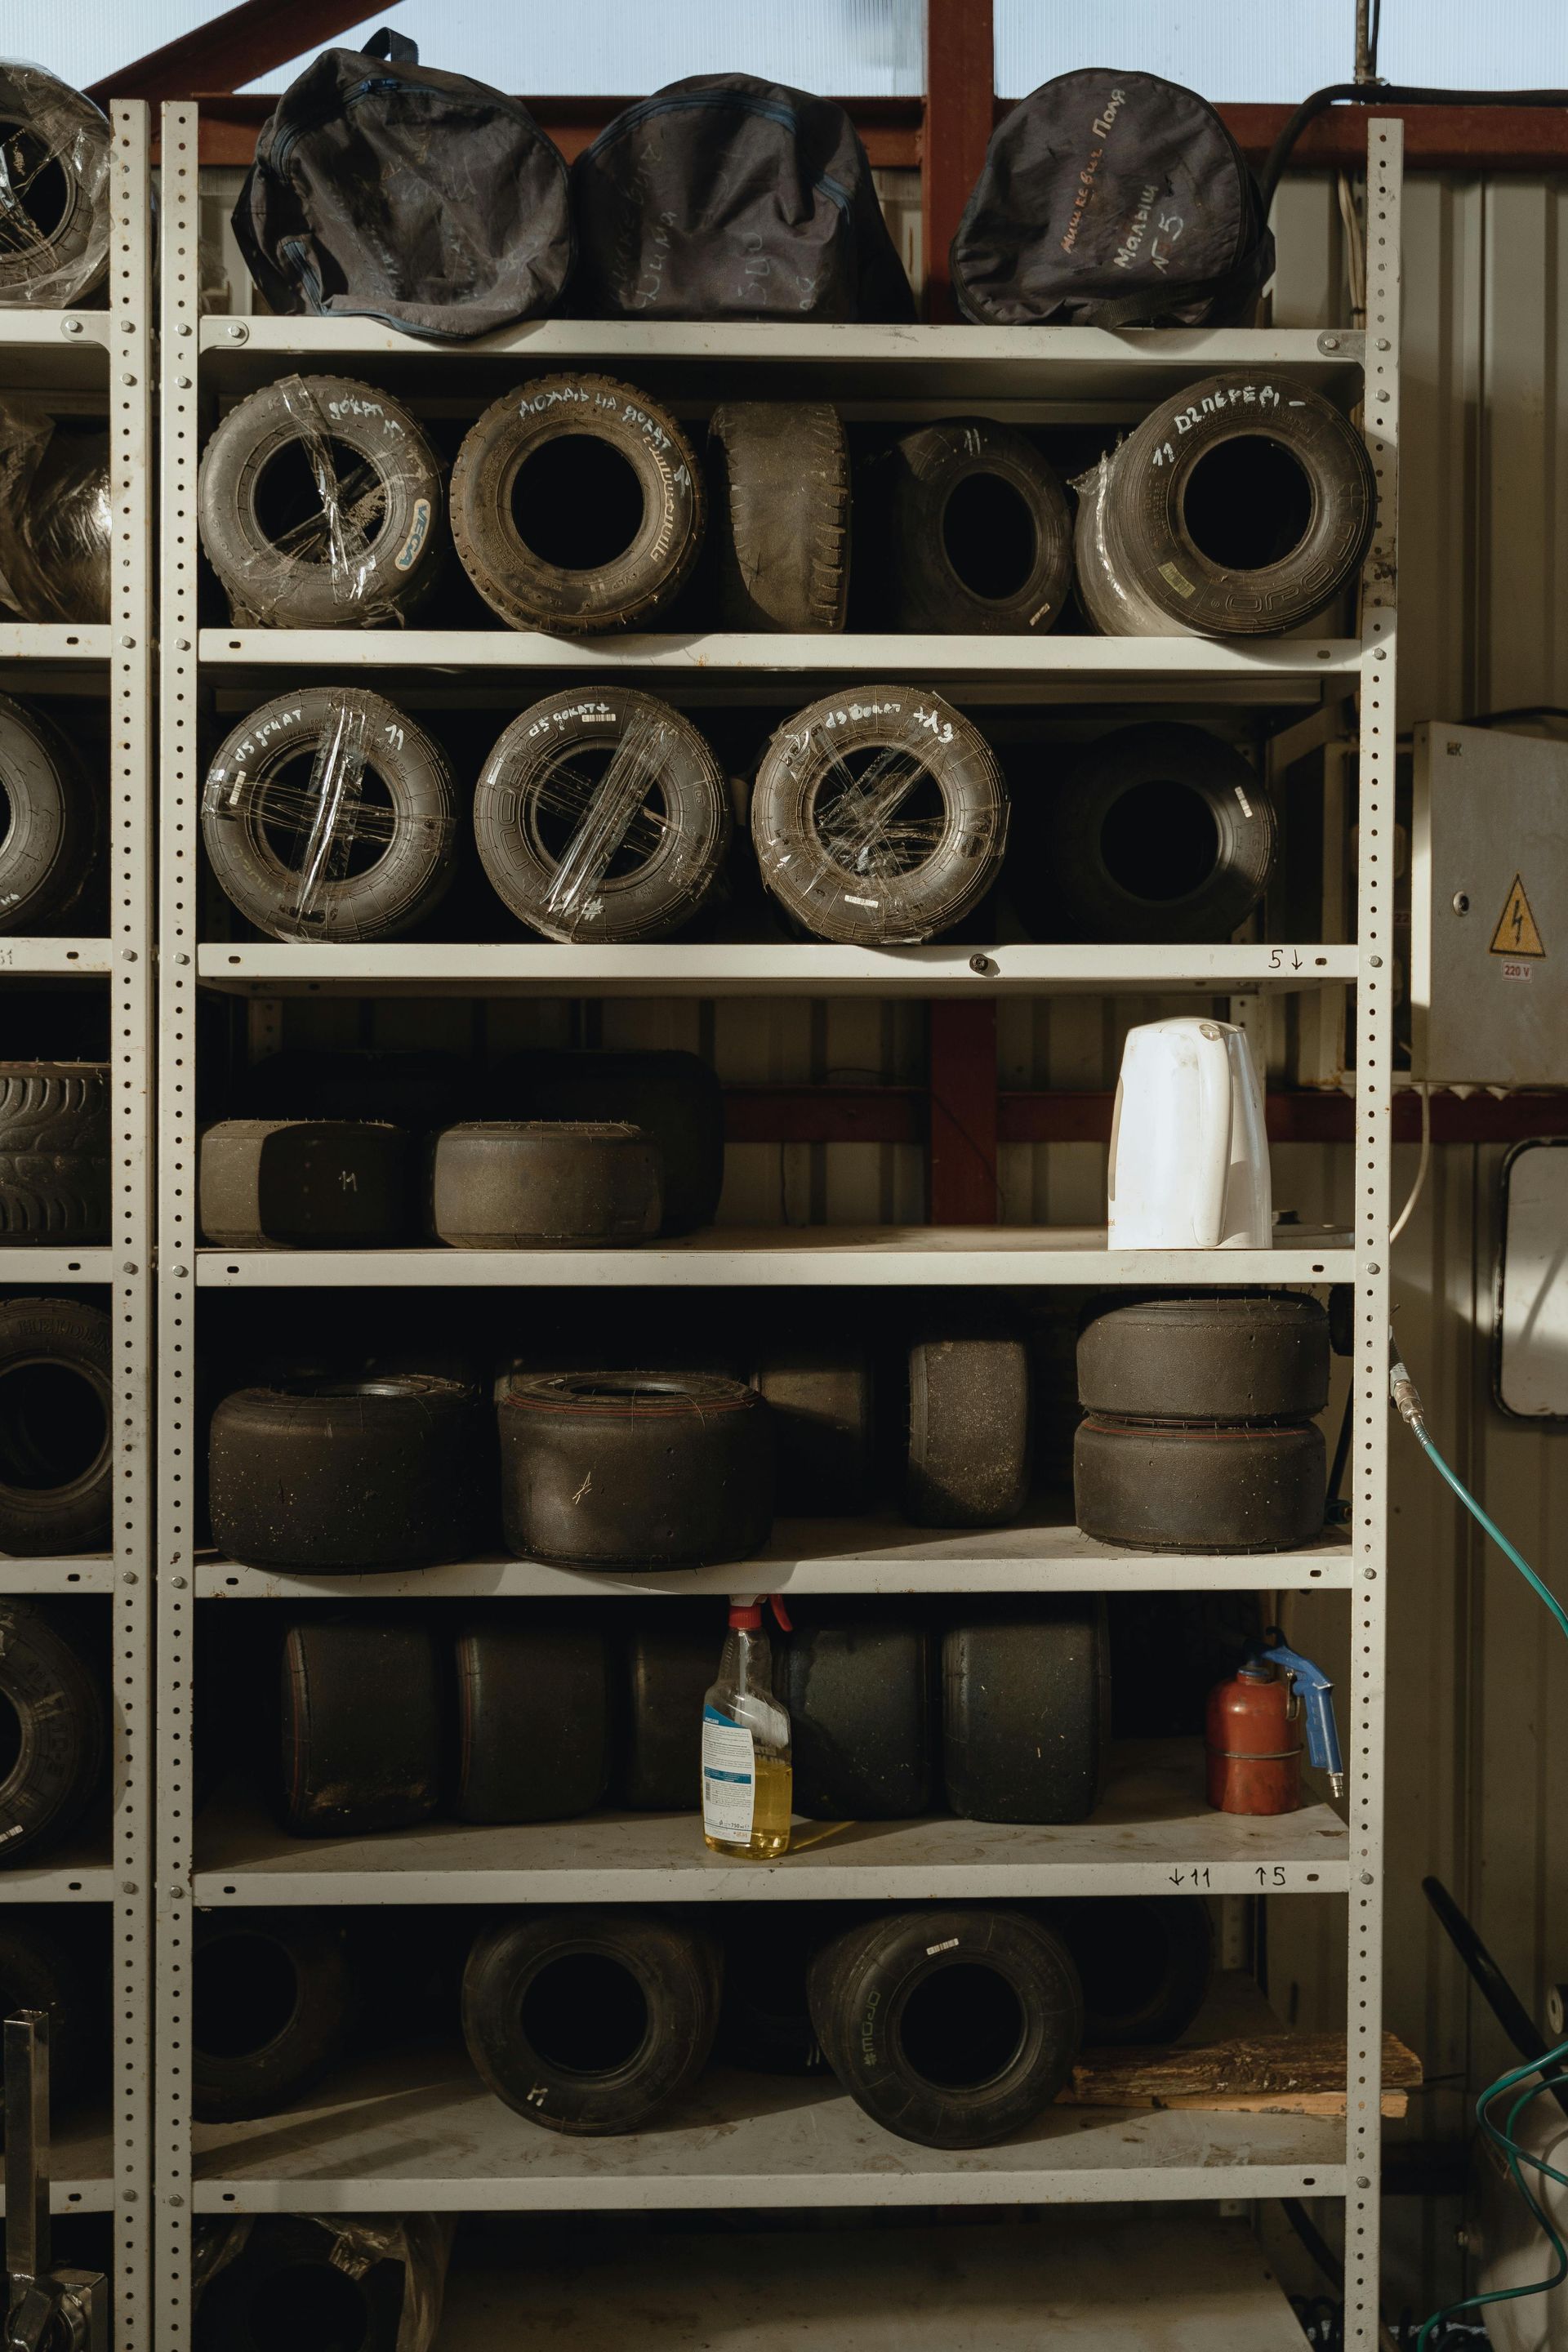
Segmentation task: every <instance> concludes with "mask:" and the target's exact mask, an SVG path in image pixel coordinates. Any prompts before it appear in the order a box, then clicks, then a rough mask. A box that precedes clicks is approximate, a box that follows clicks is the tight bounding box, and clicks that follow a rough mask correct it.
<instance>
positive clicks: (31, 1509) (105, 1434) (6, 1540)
mask: <svg viewBox="0 0 1568 2352" xmlns="http://www.w3.org/2000/svg"><path fill="white" fill-rule="evenodd" d="M111 1350H112V1329H111V1326H110V1320H109V1318H108V1316H107V1315H106V1314H105V1313H104V1312H103V1310H102V1308H101V1307H92V1306H89V1304H88V1302H87V1300H86V1299H83V1298H5V1299H0V1552H15V1553H16V1554H17V1555H18V1557H20V1558H22V1559H37V1557H38V1556H39V1555H40V1554H42V1553H48V1552H77V1551H97V1550H100V1549H106V1548H107V1546H108V1543H109V1538H110V1527H111V1524H112V1510H113V1496H112V1482H113V1476H114V1445H113V1434H112V1431H111V1429H110V1413H111V1411H112V1408H113V1402H114V1389H113V1372H112V1362H111Z"/></svg>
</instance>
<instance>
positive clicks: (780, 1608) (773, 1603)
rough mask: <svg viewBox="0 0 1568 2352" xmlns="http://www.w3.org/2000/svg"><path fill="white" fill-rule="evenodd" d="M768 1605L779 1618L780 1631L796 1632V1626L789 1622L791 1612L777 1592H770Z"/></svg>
mask: <svg viewBox="0 0 1568 2352" xmlns="http://www.w3.org/2000/svg"><path fill="white" fill-rule="evenodd" d="M768 1607H769V1608H770V1609H771V1610H772V1611H773V1615H774V1616H775V1618H776V1619H777V1620H778V1628H779V1632H780V1633H794V1632H795V1627H794V1626H793V1625H792V1624H791V1623H790V1622H789V1612H788V1611H787V1610H786V1609H785V1607H784V1602H783V1601H781V1600H780V1598H779V1596H778V1594H777V1593H776V1592H770V1593H769V1595H768Z"/></svg>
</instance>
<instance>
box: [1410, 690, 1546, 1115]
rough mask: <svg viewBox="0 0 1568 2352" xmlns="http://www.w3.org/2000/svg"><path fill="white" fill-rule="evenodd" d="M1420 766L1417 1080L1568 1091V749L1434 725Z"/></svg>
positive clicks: (1415, 844) (1418, 740) (1420, 742)
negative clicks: (1551, 1088) (1559, 1088)
mask: <svg viewBox="0 0 1568 2352" xmlns="http://www.w3.org/2000/svg"><path fill="white" fill-rule="evenodd" d="M1389 857H1390V866H1391V868H1392V860H1393V847H1392V845H1390V851H1389ZM1410 1000H1411V1061H1412V1066H1413V1068H1414V1071H1415V1076H1417V1077H1418V1078H1426V1079H1429V1080H1431V1081H1433V1082H1434V1083H1435V1084H1437V1085H1447V1086H1467V1085H1468V1086H1498V1087H1561V1086H1568V742H1563V743H1556V742H1545V741H1542V739H1541V738H1540V737H1539V736H1534V735H1510V734H1507V733H1505V732H1504V731H1503V730H1502V729H1500V728H1494V727H1456V726H1450V725H1448V724H1447V722H1445V721H1444V720H1441V719H1427V720H1426V721H1425V722H1423V724H1421V725H1420V726H1418V727H1417V728H1416V730H1415V802H1414V808H1413V827H1412V835H1411V877H1410Z"/></svg>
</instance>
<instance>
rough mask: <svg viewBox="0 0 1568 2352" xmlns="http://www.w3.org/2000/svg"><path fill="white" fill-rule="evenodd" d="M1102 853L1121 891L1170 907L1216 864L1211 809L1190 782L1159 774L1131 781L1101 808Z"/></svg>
mask: <svg viewBox="0 0 1568 2352" xmlns="http://www.w3.org/2000/svg"><path fill="white" fill-rule="evenodd" d="M1100 856H1101V857H1102V858H1103V860H1104V861H1105V870H1106V872H1107V873H1108V874H1109V875H1110V878H1111V880H1112V881H1113V882H1114V883H1115V885H1116V887H1117V888H1118V889H1119V890H1124V891H1125V892H1126V894H1127V896H1128V897H1129V898H1140V899H1142V901H1143V903H1144V904H1145V905H1146V906H1151V907H1153V906H1169V905H1171V904H1172V903H1173V901H1175V900H1176V899H1178V898H1191V897H1192V895H1193V893H1194V891H1195V890H1201V889H1202V887H1203V886H1204V884H1205V882H1206V881H1207V880H1208V878H1209V877H1210V876H1211V875H1212V874H1213V872H1214V870H1215V866H1217V865H1218V863H1219V827H1218V825H1217V824H1215V818H1214V811H1213V810H1212V809H1211V808H1210V806H1209V804H1208V803H1207V801H1205V798H1204V796H1203V794H1202V793H1197V792H1194V790H1193V787H1192V786H1191V785H1190V784H1182V783H1175V782H1168V781H1166V780H1165V779H1163V778H1160V777H1150V778H1148V779H1147V780H1146V781H1145V782H1142V783H1139V784H1132V785H1130V786H1129V788H1128V789H1127V791H1126V792H1124V793H1121V795H1120V797H1119V798H1118V799H1116V800H1114V801H1113V802H1112V803H1111V804H1110V808H1109V809H1108V810H1107V811H1106V813H1105V819H1104V822H1103V824H1101V826H1100Z"/></svg>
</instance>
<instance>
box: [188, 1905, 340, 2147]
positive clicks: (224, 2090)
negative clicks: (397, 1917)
mask: <svg viewBox="0 0 1568 2352" xmlns="http://www.w3.org/2000/svg"><path fill="white" fill-rule="evenodd" d="M353 2013H354V1994H353V1976H352V1972H351V1970H350V1967H349V1956H348V1946H347V1936H346V1931H345V1930H344V1929H343V1928H342V1927H341V1926H339V1925H338V1924H337V1923H336V1922H335V1921H334V1919H333V1918H332V1916H331V1914H328V1913H321V1912H317V1911H303V1910H296V1909H295V1908H294V1907H293V1906H289V1908H287V1909H284V1910H278V1911H253V1910H251V1909H249V1908H248V1907H247V1908H246V1909H244V1910H238V1911H198V1912H197V1913H196V1915H195V1946H194V1949H193V1951H192V1955H191V2029H190V2032H191V2072H190V2082H191V2113H192V2115H193V2116H195V2120H196V2121H197V2123H203V2124H226V2123H238V2122H240V2121H241V2120H242V2119H243V2118H244V2117H245V2116H274V2115H276V2114H277V2113H278V2111H279V2108H280V2107H286V2106H287V2105H289V2101H290V2100H291V2099H292V2098H294V2097H295V2096H296V2095H297V2094H298V2093H300V2091H303V2090H305V2089H307V2088H308V2087H309V2086H310V2084H312V2083H314V2082H318V2081H319V2080H320V2079H321V2076H322V2075H323V2074H325V2073H326V2071H327V2069H328V2068H329V2067H330V2066H331V2063H332V2062H333V2061H334V2059H336V2058H338V2057H339V2056H340V2055H341V2054H342V2049H343V2046H344V2043H345V2042H346V2041H347V2039H348V2033H349V2028H350V2025H351V2024H352V2022H353Z"/></svg>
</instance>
